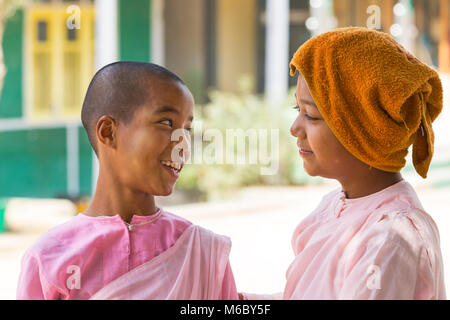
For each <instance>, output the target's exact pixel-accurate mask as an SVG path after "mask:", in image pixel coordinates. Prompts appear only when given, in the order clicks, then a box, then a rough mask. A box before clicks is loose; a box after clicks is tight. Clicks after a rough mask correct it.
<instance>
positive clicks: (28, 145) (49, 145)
mask: <svg viewBox="0 0 450 320" xmlns="http://www.w3.org/2000/svg"><path fill="white" fill-rule="evenodd" d="M66 180H67V175H66V134H65V129H64V128H61V129H39V130H28V131H27V130H24V131H10V132H0V197H56V196H58V195H61V194H65V193H66V190H67V181H66Z"/></svg>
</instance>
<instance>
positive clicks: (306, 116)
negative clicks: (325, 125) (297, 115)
mask: <svg viewBox="0 0 450 320" xmlns="http://www.w3.org/2000/svg"><path fill="white" fill-rule="evenodd" d="M292 108H293V109H294V110H297V111H298V112H300V107H299V106H295V107H292ZM305 118H306V119H308V120H310V121H315V120H319V119H317V118H313V117H311V116H310V115H308V114H307V113H305Z"/></svg>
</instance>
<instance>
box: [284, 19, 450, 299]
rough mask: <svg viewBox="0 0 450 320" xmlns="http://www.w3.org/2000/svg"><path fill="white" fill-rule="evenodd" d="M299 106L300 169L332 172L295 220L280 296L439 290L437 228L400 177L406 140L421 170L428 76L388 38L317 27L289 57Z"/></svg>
mask: <svg viewBox="0 0 450 320" xmlns="http://www.w3.org/2000/svg"><path fill="white" fill-rule="evenodd" d="M290 67H291V75H294V74H295V72H296V71H299V73H300V74H299V77H298V84H297V91H296V101H297V108H298V110H299V114H298V117H297V119H296V120H295V122H294V123H293V125H292V127H291V133H292V135H293V136H294V137H296V138H297V145H298V147H299V153H300V155H301V157H302V158H303V166H304V169H305V171H306V172H307V173H308V174H310V175H312V176H322V177H326V178H330V179H336V180H338V181H339V182H340V184H341V185H342V188H339V189H338V190H335V191H333V192H330V193H329V194H327V195H326V196H325V197H324V198H323V200H322V202H321V203H320V205H319V206H318V207H317V209H316V210H315V211H314V212H313V213H311V214H310V215H309V216H308V217H307V218H306V219H305V220H304V221H302V222H301V223H300V224H299V225H298V227H297V228H296V230H295V232H294V235H293V238H292V245H293V248H294V252H295V255H296V257H295V259H294V261H293V262H292V264H291V265H290V267H289V269H288V271H287V284H286V287H285V291H284V296H283V298H284V299H445V297H446V294H445V286H444V276H443V265H442V257H441V250H440V244H439V233H438V229H437V227H436V224H435V223H434V221H433V219H432V218H431V217H430V216H429V215H428V214H427V213H426V212H425V210H424V209H423V207H422V205H421V203H420V201H419V199H418V197H417V194H416V193H415V191H414V189H413V188H412V186H411V185H410V184H409V183H408V182H406V181H405V180H403V178H402V176H401V174H400V170H401V169H402V168H403V167H404V165H405V162H406V161H405V156H406V155H407V153H408V147H409V146H410V145H411V144H412V145H413V163H414V167H415V169H416V171H417V172H418V173H419V174H420V175H421V176H422V177H423V178H425V177H426V175H427V171H428V168H429V165H430V162H431V158H432V156H433V143H434V134H433V129H432V122H433V121H434V120H435V119H436V117H437V116H438V115H439V113H440V112H441V109H442V86H441V83H440V80H439V77H438V75H437V73H436V72H435V71H434V70H432V69H431V68H429V67H428V66H426V65H424V64H423V63H421V62H420V61H418V60H417V59H416V58H414V57H413V56H412V55H411V54H409V53H408V52H406V51H405V50H404V49H403V48H402V47H401V46H400V45H398V44H397V43H396V42H395V40H393V39H392V38H391V36H389V35H387V34H385V33H381V32H378V31H372V30H368V29H363V28H344V29H337V30H335V31H333V32H329V33H326V34H322V35H320V36H318V37H315V38H313V39H311V40H309V41H308V42H306V43H305V44H304V45H302V46H301V47H300V48H299V49H298V51H297V52H296V53H295V55H294V57H293V58H292V61H291V64H290Z"/></svg>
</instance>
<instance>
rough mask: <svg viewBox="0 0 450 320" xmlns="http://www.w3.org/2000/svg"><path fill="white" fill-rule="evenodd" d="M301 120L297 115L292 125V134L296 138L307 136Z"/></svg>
mask: <svg viewBox="0 0 450 320" xmlns="http://www.w3.org/2000/svg"><path fill="white" fill-rule="evenodd" d="M300 122H301V121H300V117H297V119H295V121H294V123H293V124H292V126H291V130H290V131H291V135H293V136H294V137H296V138H302V137H304V136H305V130H304V129H303V127H302V125H301V123H300Z"/></svg>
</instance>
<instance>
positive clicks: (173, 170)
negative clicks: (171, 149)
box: [162, 165, 180, 179]
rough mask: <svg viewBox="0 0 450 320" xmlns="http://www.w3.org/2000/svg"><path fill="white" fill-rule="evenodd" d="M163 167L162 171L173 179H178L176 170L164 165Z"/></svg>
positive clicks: (178, 173)
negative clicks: (165, 171)
mask: <svg viewBox="0 0 450 320" xmlns="http://www.w3.org/2000/svg"><path fill="white" fill-rule="evenodd" d="M162 166H163V167H164V169H166V170H167V172H168V173H169V174H170V175H171V176H172V177H173V178H175V179H176V178H178V177H179V176H180V171H177V170H176V169H174V168H172V167H168V166H165V165H162Z"/></svg>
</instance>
